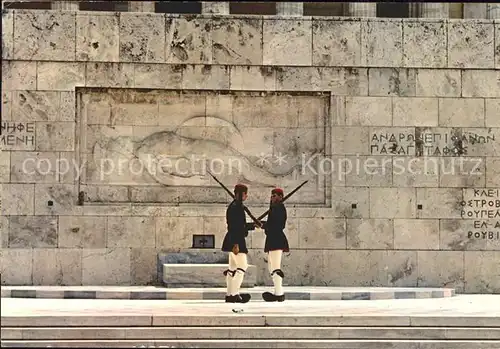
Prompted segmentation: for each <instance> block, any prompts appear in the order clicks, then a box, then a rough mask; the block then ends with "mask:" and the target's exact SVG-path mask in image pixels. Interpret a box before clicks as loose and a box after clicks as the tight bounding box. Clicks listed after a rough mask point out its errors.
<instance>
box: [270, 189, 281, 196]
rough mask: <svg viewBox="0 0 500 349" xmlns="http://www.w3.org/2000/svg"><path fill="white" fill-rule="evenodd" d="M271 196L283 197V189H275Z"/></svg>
mask: <svg viewBox="0 0 500 349" xmlns="http://www.w3.org/2000/svg"><path fill="white" fill-rule="evenodd" d="M271 194H278V195H281V196H283V189H281V188H274V189H273V190H272V191H271Z"/></svg>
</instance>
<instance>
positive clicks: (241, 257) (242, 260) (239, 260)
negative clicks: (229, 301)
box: [231, 252, 248, 296]
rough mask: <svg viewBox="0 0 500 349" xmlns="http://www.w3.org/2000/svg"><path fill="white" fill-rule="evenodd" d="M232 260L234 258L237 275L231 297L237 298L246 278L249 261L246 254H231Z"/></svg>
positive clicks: (235, 275) (234, 278)
mask: <svg viewBox="0 0 500 349" xmlns="http://www.w3.org/2000/svg"><path fill="white" fill-rule="evenodd" d="M231 255H232V258H234V261H235V264H236V273H235V274H234V277H233V283H232V287H231V296H235V295H237V294H239V293H240V287H241V284H242V283H243V278H244V277H245V272H246V270H247V269H248V261H247V255H246V253H241V252H240V253H238V254H237V255H235V254H234V253H232V252H231Z"/></svg>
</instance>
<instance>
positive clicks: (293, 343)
mask: <svg viewBox="0 0 500 349" xmlns="http://www.w3.org/2000/svg"><path fill="white" fill-rule="evenodd" d="M1 346H2V347H3V348H16V347H17V348H19V347H22V348H33V347H38V348H40V347H53V348H57V347H59V348H61V347H66V348H96V347H99V348H117V347H118V348H124V347H126V348H154V347H157V348H169V347H170V348H259V349H262V348H287V349H290V348H303V349H304V348H311V349H312V348H316V349H319V348H328V349H389V348H390V349H500V341H486V340H478V341H474V340H464V341H460V340H458V341H441V340H413V339H409V340H357V339H355V340H322V339H310V340H288V339H270V340H264V339H257V340H255V339H254V340H246V339H242V340H232V339H229V340H193V339H187V340H180V339H175V340H72V341H71V340H60V341H55V340H48V341H12V340H2V341H1Z"/></svg>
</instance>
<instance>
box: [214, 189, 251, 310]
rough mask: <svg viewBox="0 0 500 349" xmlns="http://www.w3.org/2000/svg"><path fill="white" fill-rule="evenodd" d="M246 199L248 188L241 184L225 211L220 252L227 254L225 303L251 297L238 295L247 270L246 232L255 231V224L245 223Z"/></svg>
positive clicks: (242, 300) (244, 294)
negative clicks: (224, 225)
mask: <svg viewBox="0 0 500 349" xmlns="http://www.w3.org/2000/svg"><path fill="white" fill-rule="evenodd" d="M247 197H248V188H247V187H246V186H245V185H243V184H237V185H236V186H235V187H234V200H233V201H232V202H231V203H230V204H229V206H228V208H227V210H226V223H227V233H226V236H225V237H224V241H223V242H222V251H224V252H229V267H228V269H227V270H225V271H224V275H225V276H226V285H227V294H226V303H247V302H248V301H249V300H250V298H251V296H250V295H249V294H248V293H240V288H241V284H242V283H243V278H244V277H245V272H246V270H247V268H248V260H247V254H248V249H247V244H246V240H245V239H246V237H247V236H248V231H249V230H253V229H255V227H256V226H257V224H256V223H247V222H246V216H245V211H246V210H245V209H246V207H245V206H244V205H243V201H245V200H246V199H247Z"/></svg>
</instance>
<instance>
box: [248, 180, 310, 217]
mask: <svg viewBox="0 0 500 349" xmlns="http://www.w3.org/2000/svg"><path fill="white" fill-rule="evenodd" d="M307 182H309V181H308V180H307V181H304V182H303V183H302V184H301V185H299V186H298V187H297V188H295V189H294V190H292V191H291V192H290V193H288V194H287V195H285V197H284V198H283V200H282V202H285V201H286V199H288V198H289V197H290V196H292V195H293V194H295V192H297V190H299V189H300V188H302V187H303V186H304V185H305V184H306V183H307ZM268 214H269V210H267V211H266V212H264V213H263V214H261V215H260V216H259V218H257V219H258V220H259V221H260V220H261V219H262V218H264V217H265V216H267V215H268Z"/></svg>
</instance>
